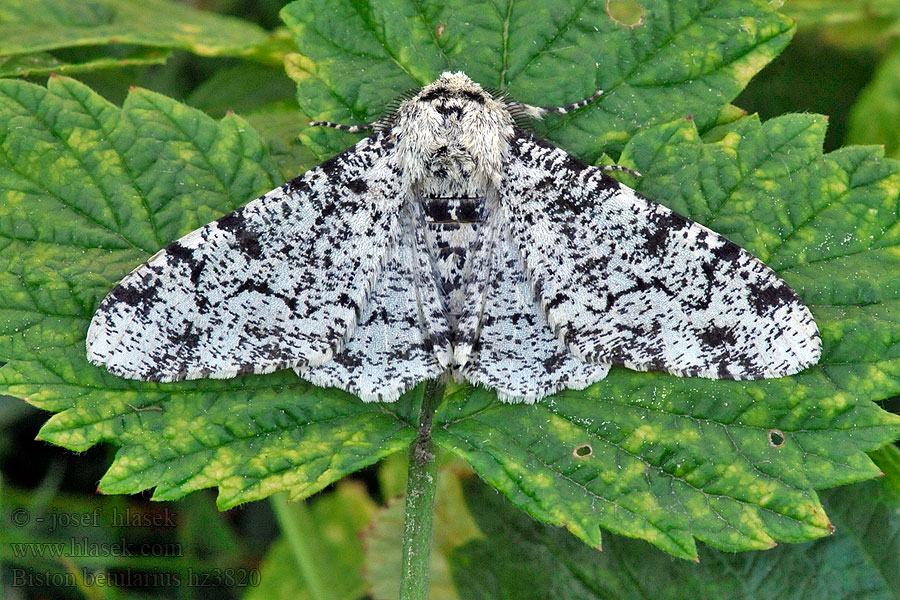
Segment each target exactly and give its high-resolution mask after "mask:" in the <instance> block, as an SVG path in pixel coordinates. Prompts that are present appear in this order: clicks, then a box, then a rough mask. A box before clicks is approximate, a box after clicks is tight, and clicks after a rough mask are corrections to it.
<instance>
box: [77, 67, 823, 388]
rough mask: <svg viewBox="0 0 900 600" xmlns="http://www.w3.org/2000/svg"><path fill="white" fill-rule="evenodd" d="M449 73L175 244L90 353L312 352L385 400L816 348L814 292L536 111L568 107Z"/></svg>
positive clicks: (111, 363) (137, 279) (192, 358)
mask: <svg viewBox="0 0 900 600" xmlns="http://www.w3.org/2000/svg"><path fill="white" fill-rule="evenodd" d="M599 94H600V93H599V92H598V93H597V94H595V95H594V96H592V97H591V98H588V99H587V100H584V101H582V102H579V103H576V104H572V105H568V106H565V107H534V106H530V105H526V104H521V103H518V102H512V101H509V100H507V99H505V98H504V97H502V96H500V95H494V94H490V93H488V92H486V91H485V90H483V89H482V88H481V86H479V85H478V84H476V83H474V82H472V81H471V80H470V79H469V78H468V77H466V75H464V74H463V73H444V74H443V75H441V77H440V78H439V79H437V80H436V81H435V82H434V83H432V84H430V85H428V86H426V87H425V88H423V89H422V90H420V91H419V92H418V93H417V94H415V95H413V96H412V97H410V98H408V99H406V100H405V101H403V102H402V103H401V104H400V106H399V108H398V109H397V110H396V111H395V112H393V113H391V114H389V115H387V116H385V117H384V118H382V119H381V120H379V121H376V122H374V123H371V124H367V125H362V126H352V127H348V126H342V125H336V124H333V123H317V124H319V125H328V126H332V127H337V128H341V129H345V130H350V131H358V130H362V129H365V128H371V129H373V130H374V134H373V135H371V136H370V137H367V138H365V139H363V140H362V141H360V142H359V143H357V144H356V145H355V146H353V147H352V148H349V149H348V150H345V151H344V152H342V153H341V154H339V155H337V156H335V157H334V158H332V159H330V160H328V161H326V162H324V163H322V164H321V165H319V166H318V167H317V168H315V169H312V170H310V171H308V172H307V173H305V174H303V175H301V176H299V177H297V178H296V179H294V180H292V181H290V182H288V183H286V184H284V185H282V186H281V187H279V188H276V189H274V190H272V191H271V192H269V193H267V194H265V195H263V196H261V197H260V198H258V199H256V200H254V201H253V202H250V203H249V204H247V205H246V206H244V207H243V208H241V209H238V210H237V211H235V212H233V213H231V214H228V215H226V216H224V217H222V218H221V219H219V220H217V221H215V222H213V223H210V224H209V225H206V226H205V227H202V228H200V229H198V230H196V231H194V232H192V233H189V234H188V235H186V236H184V237H183V238H181V239H179V240H177V241H175V242H173V243H172V244H170V245H169V246H168V247H166V248H165V249H163V250H161V251H160V252H158V253H157V254H156V255H155V256H153V257H152V258H151V259H150V260H149V261H147V262H146V263H145V264H143V265H141V266H140V267H138V268H137V269H135V270H134V271H133V272H132V273H131V274H130V275H128V276H127V277H125V279H123V280H122V282H121V283H120V284H119V285H118V286H117V287H116V288H115V289H113V290H112V291H111V292H110V294H109V295H108V296H107V297H106V298H105V299H104V300H103V301H102V303H101V304H100V306H99V308H98V309H97V312H96V314H95V315H94V318H93V320H92V322H91V325H90V329H89V330H88V334H87V352H88V358H89V359H90V361H91V362H92V363H94V364H96V365H105V366H106V368H107V369H109V371H111V372H112V373H115V374H117V375H121V376H123V377H128V378H132V379H143V380H150V381H176V380H183V379H196V378H202V377H212V378H227V377H234V376H236V375H240V374H244V373H267V372H271V371H275V370H277V369H283V368H293V369H295V370H296V371H297V373H298V374H299V375H300V376H302V377H304V378H306V379H308V380H310V381H312V382H313V383H315V384H317V385H323V386H334V387H339V388H342V389H345V390H347V391H349V392H352V393H353V394H356V395H358V396H359V397H360V398H362V399H363V400H364V401H392V400H396V399H397V398H398V397H399V396H400V395H401V394H402V393H403V392H405V391H406V390H408V389H410V388H412V387H413V386H414V385H416V384H417V383H418V382H420V381H423V380H426V379H432V378H436V377H441V376H443V375H444V374H445V373H451V374H453V375H454V376H455V377H457V378H463V379H466V380H469V381H471V382H473V383H476V384H481V385H484V386H486V387H489V388H493V389H495V390H496V391H497V393H498V396H499V397H500V398H501V399H503V400H507V401H526V402H533V401H535V400H538V399H540V398H543V397H545V396H547V395H549V394H552V393H554V392H557V391H559V390H561V389H564V388H574V389H582V388H584V387H586V386H588V385H590V384H591V383H594V382H596V381H599V380H601V379H603V378H604V377H605V376H606V374H607V372H608V371H609V368H610V365H612V364H617V365H624V366H626V367H629V368H631V369H637V370H657V371H667V372H669V373H674V374H676V375H683V376H697V377H707V378H712V379H718V378H722V379H758V378H769V377H781V376H785V375H790V374H792V373H796V372H798V371H800V370H802V369H804V368H806V367H808V366H810V365H812V364H815V363H816V362H817V361H818V359H819V355H820V353H821V341H820V338H819V333H818V330H817V328H816V324H815V322H814V321H813V318H812V315H811V314H810V312H809V310H808V309H807V308H806V307H805V306H804V305H803V303H802V302H801V301H800V299H799V298H798V297H797V295H796V294H795V293H794V292H793V291H792V290H791V289H790V288H789V287H788V286H787V284H785V283H784V282H783V281H782V280H781V279H780V278H779V277H778V276H777V275H776V274H775V273H774V272H773V271H772V270H771V269H769V268H768V267H766V266H765V265H764V264H763V263H762V262H760V261H759V260H757V259H756V258H754V257H753V256H752V255H751V254H749V253H748V252H746V251H745V250H742V249H741V248H739V247H738V246H736V245H735V244H733V243H732V242H730V241H728V240H726V239H725V238H723V237H721V236H719V235H718V234H716V233H714V232H712V231H710V230H709V229H707V228H705V227H703V226H701V225H699V224H697V223H694V222H693V221H690V220H688V219H686V218H684V217H682V216H680V215H678V214H676V213H674V212H672V211H670V210H669V209H667V208H665V207H663V206H661V205H659V204H656V203H654V202H652V201H650V200H648V199H647V198H644V197H643V196H641V195H640V194H638V193H636V192H635V191H633V190H632V189H630V188H628V187H626V186H624V185H622V184H620V183H619V182H617V181H616V180H615V179H613V178H611V177H609V176H608V175H606V174H605V173H604V170H603V169H598V168H595V167H591V166H588V165H586V164H584V163H582V162H581V161H579V160H578V159H576V158H574V157H572V156H570V155H569V154H567V153H566V152H564V151H563V150H560V149H559V148H556V147H555V146H553V145H551V144H549V143H547V142H546V141H544V140H541V139H540V138H538V137H536V136H534V135H533V134H531V133H529V132H527V131H525V130H523V129H520V128H519V127H518V126H517V125H516V123H517V121H518V120H520V117H532V118H541V117H542V116H543V115H544V114H546V113H551V112H552V113H565V112H568V111H570V110H575V109H578V108H581V107H583V106H585V105H587V104H588V103H590V102H592V101H593V100H594V99H595V98H596V97H597V96H599Z"/></svg>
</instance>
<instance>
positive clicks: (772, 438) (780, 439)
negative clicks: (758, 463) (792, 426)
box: [768, 429, 785, 448]
mask: <svg viewBox="0 0 900 600" xmlns="http://www.w3.org/2000/svg"><path fill="white" fill-rule="evenodd" d="M768 437H769V445H770V446H772V447H773V448H781V447H782V446H784V442H785V438H784V433H783V432H782V431H781V430H780V429H770V430H769V433H768Z"/></svg>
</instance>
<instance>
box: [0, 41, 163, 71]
mask: <svg viewBox="0 0 900 600" xmlns="http://www.w3.org/2000/svg"><path fill="white" fill-rule="evenodd" d="M170 55H171V52H168V51H166V50H163V49H160V48H137V49H135V50H133V51H132V52H128V53H126V54H125V55H124V56H119V55H103V54H100V55H93V56H90V57H88V58H86V59H83V60H78V59H62V58H60V57H57V56H54V55H53V54H50V53H49V52H34V53H31V54H7V55H5V56H0V77H35V76H38V75H49V74H50V73H56V74H57V75H66V74H72V73H81V72H85V71H98V70H101V69H118V68H122V67H132V66H147V65H159V64H163V63H164V62H166V59H168V58H169V56H170Z"/></svg>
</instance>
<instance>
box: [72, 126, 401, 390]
mask: <svg viewBox="0 0 900 600" xmlns="http://www.w3.org/2000/svg"><path fill="white" fill-rule="evenodd" d="M392 144H393V142H392V140H391V139H390V138H389V137H387V136H386V135H385V134H383V133H379V134H376V135H374V136H372V137H369V138H366V139H364V140H362V141H360V142H359V143H358V144H357V145H356V146H354V147H353V148H350V149H348V150H346V151H345V152H343V153H341V154H340V155H338V156H336V157H334V158H332V159H330V160H328V161H326V162H324V163H322V164H321V165H320V166H319V167H317V168H315V169H312V170H311V171H308V172H307V173H305V174H303V175H302V176H300V177H298V178H296V179H294V180H293V181H291V182H289V183H286V184H284V185H283V186H281V187H280V188H276V189H274V190H272V191H271V192H269V193H267V194H265V195H264V196H262V197H260V198H258V199H256V200H254V201H253V202H250V203H249V204H247V205H246V206H244V207H243V208H240V209H238V210H236V211H235V212H233V213H231V214H229V215H226V216H224V217H222V218H221V219H219V220H218V221H215V222H213V223H210V224H209V225H206V226H205V227H201V228H200V229H198V230H196V231H194V232H192V233H189V234H188V235H186V236H184V237H183V238H181V239H180V240H178V241H176V242H174V243H173V244H171V245H169V246H168V247H167V248H165V249H164V250H161V251H160V252H159V253H157V254H156V255H155V256H154V257H153V258H151V259H150V260H149V261H148V262H147V263H145V264H144V265H142V266H140V267H138V268H137V269H136V270H135V271H133V272H132V273H131V274H130V275H128V276H127V277H125V279H123V280H122V282H121V283H120V284H119V285H118V286H117V287H116V288H115V289H113V290H112V292H110V294H109V295H108V296H107V297H106V298H105V299H104V300H103V302H102V303H101V304H100V307H99V308H98V309H97V313H96V314H95V315H94V318H93V320H92V321H91V326H90V329H89V330H88V334H87V350H88V358H89V360H90V361H91V362H92V363H94V364H96V365H105V366H106V367H107V368H108V369H109V370H110V371H111V372H112V373H115V374H116V375H121V376H123V377H128V378H132V379H145V380H151V381H174V380H181V379H195V378H199V377H216V378H226V377H233V376H235V375H238V374H242V373H267V372H270V371H274V370H276V369H281V368H285V367H294V366H297V365H319V364H322V363H324V362H325V361H327V360H329V359H330V358H331V357H332V355H333V353H334V351H335V350H336V349H337V348H339V347H340V345H341V344H342V343H343V341H344V340H345V339H346V338H347V337H348V336H349V335H351V334H352V332H353V330H354V327H355V326H356V321H357V316H358V314H359V313H360V312H361V311H362V310H363V309H364V308H365V305H366V299H367V297H368V295H369V293H370V291H371V289H372V287H373V285H374V284H375V282H376V281H377V279H378V276H379V274H380V273H381V270H382V267H383V265H384V263H385V261H386V260H387V258H388V257H389V255H390V251H391V248H392V247H393V246H394V243H395V239H396V237H397V231H398V224H399V213H400V210H399V207H400V205H401V203H402V202H403V199H404V191H403V190H402V189H400V185H401V183H400V182H401V178H400V177H398V176H397V173H398V172H399V168H398V166H397V165H396V156H395V154H394V152H393V150H392Z"/></svg>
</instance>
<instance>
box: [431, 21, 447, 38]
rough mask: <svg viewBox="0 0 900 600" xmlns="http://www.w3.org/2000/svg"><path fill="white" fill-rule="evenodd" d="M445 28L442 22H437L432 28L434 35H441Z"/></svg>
mask: <svg viewBox="0 0 900 600" xmlns="http://www.w3.org/2000/svg"><path fill="white" fill-rule="evenodd" d="M446 28H447V26H446V25H444V24H443V23H438V26H437V27H435V28H434V35H435V36H436V37H441V36H442V35H444V30H445V29H446Z"/></svg>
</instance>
